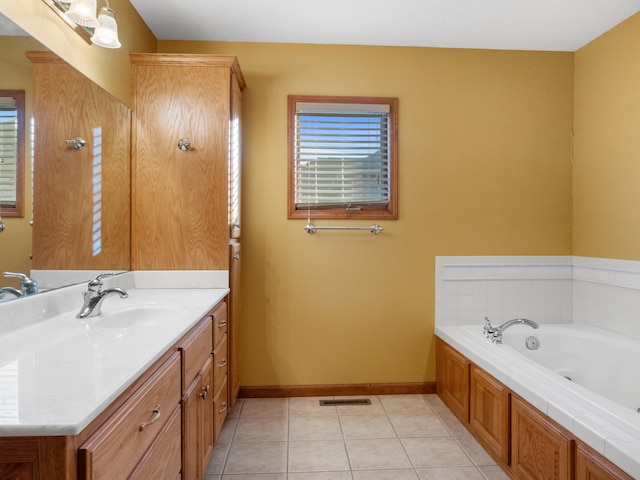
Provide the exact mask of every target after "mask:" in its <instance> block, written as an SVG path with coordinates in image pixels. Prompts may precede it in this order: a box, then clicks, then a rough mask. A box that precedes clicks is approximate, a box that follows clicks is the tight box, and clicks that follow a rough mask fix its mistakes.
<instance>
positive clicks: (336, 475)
mask: <svg viewBox="0 0 640 480" xmlns="http://www.w3.org/2000/svg"><path fill="white" fill-rule="evenodd" d="M288 480H353V477H352V476H351V472H350V471H348V470H347V471H342V472H303V473H290V474H289V477H288Z"/></svg>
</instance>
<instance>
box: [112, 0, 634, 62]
mask: <svg viewBox="0 0 640 480" xmlns="http://www.w3.org/2000/svg"><path fill="white" fill-rule="evenodd" d="M130 1H131V3H132V4H133V6H134V7H135V8H136V10H137V11H138V12H139V13H140V15H141V16H142V18H143V19H144V20H145V22H146V23H147V24H148V25H149V27H150V28H151V30H152V31H153V33H154V34H155V36H156V37H157V38H158V39H159V40H213V41H238V42H282V43H325V44H354V45H391V46H420V47H446V48H484V49H503V50H551V51H575V50H577V49H579V48H580V47H582V46H584V45H586V44H587V43H589V42H590V41H591V40H593V39H595V38H597V37H598V36H600V35H601V34H603V33H604V32H606V31H607V30H609V29H610V28H612V27H614V26H615V25H617V24H618V23H620V22H621V21H623V20H624V19H626V18H628V17H630V16H631V15H633V14H634V13H636V12H638V11H640V0H321V1H319V2H318V3H316V2H310V1H307V0H162V1H158V0H130ZM116 16H117V12H116Z"/></svg>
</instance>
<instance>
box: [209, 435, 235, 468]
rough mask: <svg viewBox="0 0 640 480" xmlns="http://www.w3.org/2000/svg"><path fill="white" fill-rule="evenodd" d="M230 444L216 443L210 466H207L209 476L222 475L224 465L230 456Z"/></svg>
mask: <svg viewBox="0 0 640 480" xmlns="http://www.w3.org/2000/svg"><path fill="white" fill-rule="evenodd" d="M230 448H231V444H230V443H226V442H220V441H218V442H216V444H215V446H214V447H213V453H212V455H211V460H209V465H207V471H206V472H205V473H206V474H207V475H213V474H220V473H222V470H223V468H224V464H225V463H226V462H227V456H228V455H229V449H230Z"/></svg>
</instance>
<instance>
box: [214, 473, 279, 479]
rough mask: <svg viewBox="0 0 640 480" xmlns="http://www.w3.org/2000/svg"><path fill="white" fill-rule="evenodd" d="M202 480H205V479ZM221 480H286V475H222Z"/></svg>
mask: <svg viewBox="0 0 640 480" xmlns="http://www.w3.org/2000/svg"><path fill="white" fill-rule="evenodd" d="M204 480H207V479H206V478H205V479H204ZM222 480H287V474H286V473H249V474H247V475H223V476H222Z"/></svg>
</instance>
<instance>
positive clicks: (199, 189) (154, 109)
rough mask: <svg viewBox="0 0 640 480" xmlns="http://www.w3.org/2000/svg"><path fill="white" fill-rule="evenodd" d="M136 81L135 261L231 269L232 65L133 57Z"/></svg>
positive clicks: (160, 266)
mask: <svg viewBox="0 0 640 480" xmlns="http://www.w3.org/2000/svg"><path fill="white" fill-rule="evenodd" d="M135 58H136V57H132V59H133V60H135ZM132 85H133V87H132V89H133V112H134V113H133V139H132V145H133V150H132V165H133V168H132V185H133V192H132V193H133V195H132V197H133V202H132V209H133V211H132V226H133V229H132V236H133V241H132V264H133V268H134V269H135V270H227V268H228V267H229V262H228V258H227V255H228V197H229V195H228V183H229V179H228V156H229V120H230V105H229V103H230V87H231V72H230V69H229V68H223V67H216V66H202V65H194V66H192V65H188V64H181V65H175V64H171V63H161V62H160V61H157V62H156V63H154V64H149V63H144V64H139V63H138V62H136V61H134V63H133V66H132ZM181 139H187V140H188V141H189V142H190V148H189V149H188V150H181V149H180V148H178V142H179V141H180V140H181Z"/></svg>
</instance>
